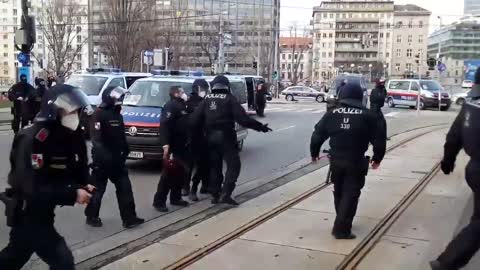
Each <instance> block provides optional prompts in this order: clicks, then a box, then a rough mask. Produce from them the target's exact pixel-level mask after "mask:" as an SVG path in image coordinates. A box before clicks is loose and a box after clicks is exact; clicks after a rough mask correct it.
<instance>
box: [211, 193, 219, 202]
mask: <svg viewBox="0 0 480 270" xmlns="http://www.w3.org/2000/svg"><path fill="white" fill-rule="evenodd" d="M219 202H220V196H219V195H217V194H213V195H212V204H218V203H219Z"/></svg>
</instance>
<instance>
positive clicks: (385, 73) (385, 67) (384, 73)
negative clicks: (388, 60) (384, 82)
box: [383, 64, 388, 79]
mask: <svg viewBox="0 0 480 270" xmlns="http://www.w3.org/2000/svg"><path fill="white" fill-rule="evenodd" d="M387 67H388V66H387V64H385V65H383V77H385V79H386V78H387Z"/></svg>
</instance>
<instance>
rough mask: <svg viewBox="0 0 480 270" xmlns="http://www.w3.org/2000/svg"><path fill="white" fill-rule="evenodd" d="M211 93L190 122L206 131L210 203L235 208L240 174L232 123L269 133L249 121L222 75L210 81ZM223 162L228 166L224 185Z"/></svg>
mask: <svg viewBox="0 0 480 270" xmlns="http://www.w3.org/2000/svg"><path fill="white" fill-rule="evenodd" d="M211 85H212V93H211V94H208V95H207V96H206V97H205V100H204V101H203V102H202V103H200V105H199V107H198V109H197V110H196V111H195V112H194V114H193V116H192V118H191V121H192V122H191V123H192V125H193V127H194V128H200V129H203V130H205V132H206V135H207V142H208V149H209V162H210V183H209V185H208V187H209V191H210V193H211V194H212V196H213V199H212V203H213V204H217V203H218V202H219V201H220V202H221V203H226V204H231V205H238V203H237V202H236V201H235V200H233V199H232V197H231V196H232V193H233V190H234V189H235V184H236V182H237V178H238V176H239V174H240V167H241V162H240V156H239V153H238V148H237V134H236V131H235V122H237V123H238V124H240V125H242V126H244V127H246V128H250V129H253V130H256V131H261V132H269V131H272V130H271V129H270V128H269V127H268V125H267V124H262V123H260V122H258V121H256V120H254V119H252V118H250V117H249V116H248V115H247V113H246V112H245V109H244V108H243V107H242V106H241V105H240V103H239V102H238V101H237V99H236V98H235V97H234V96H233V95H232V94H231V91H230V82H229V80H228V78H227V77H225V76H222V75H220V76H217V77H215V79H214V80H213V81H212V82H211ZM223 160H225V162H226V164H227V172H226V173H225V181H224V183H223V190H222V182H223V181H222V180H223V171H222V167H223ZM220 193H221V194H220Z"/></svg>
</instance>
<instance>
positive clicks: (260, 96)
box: [255, 81, 268, 117]
mask: <svg viewBox="0 0 480 270" xmlns="http://www.w3.org/2000/svg"><path fill="white" fill-rule="evenodd" d="M267 89H268V88H267V84H266V83H265V82H264V81H260V83H259V84H258V86H257V91H256V93H255V102H256V105H257V106H256V111H257V115H258V116H260V117H265V107H266V106H267V97H266V95H267Z"/></svg>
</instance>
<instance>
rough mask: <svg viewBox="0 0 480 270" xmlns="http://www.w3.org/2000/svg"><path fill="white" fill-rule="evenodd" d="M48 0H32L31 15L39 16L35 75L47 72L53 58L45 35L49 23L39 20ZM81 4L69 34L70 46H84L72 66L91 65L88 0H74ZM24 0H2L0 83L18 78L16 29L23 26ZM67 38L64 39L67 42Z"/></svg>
mask: <svg viewBox="0 0 480 270" xmlns="http://www.w3.org/2000/svg"><path fill="white" fill-rule="evenodd" d="M48 1H49V0H31V1H30V3H31V8H30V9H29V13H30V15H33V16H35V18H36V35H37V37H36V43H35V45H34V47H33V49H32V54H31V62H30V65H31V67H32V69H33V76H42V77H45V76H46V75H47V70H48V63H49V62H51V61H52V52H51V50H50V49H49V46H48V40H47V39H46V38H45V35H44V31H48V29H46V28H47V27H42V25H41V23H40V21H41V18H42V16H45V15H44V10H45V5H48ZM75 3H76V5H78V8H76V9H75V15H76V19H75V21H76V22H78V25H72V26H71V27H72V28H73V29H75V31H74V33H73V34H72V35H70V38H71V39H72V40H71V42H69V44H70V46H71V47H72V48H73V49H75V48H77V47H78V46H80V45H82V49H81V52H80V54H79V55H78V56H77V58H76V59H75V60H74V61H73V62H72V63H71V64H72V65H73V66H72V69H73V70H76V69H82V68H85V67H87V65H88V47H87V46H86V45H85V46H83V44H84V43H86V39H88V20H87V10H88V6H87V0H78V1H75ZM21 16H22V9H21V0H4V1H0V86H1V85H7V86H8V85H11V84H12V83H14V82H15V81H16V76H17V70H16V69H17V67H18V66H19V65H20V64H19V63H18V60H17V56H18V54H19V51H18V50H17V49H16V47H15V41H14V38H15V30H16V29H18V28H20V24H21ZM66 43H67V42H65V44H66Z"/></svg>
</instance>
